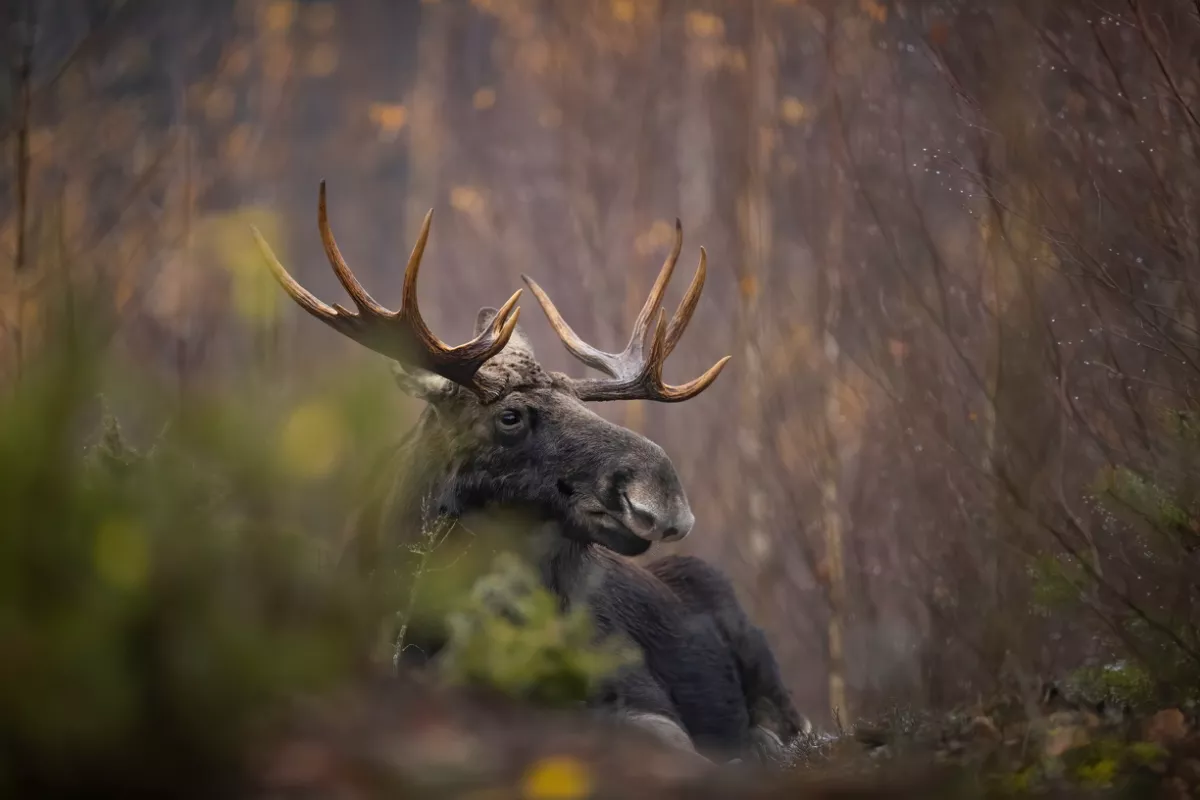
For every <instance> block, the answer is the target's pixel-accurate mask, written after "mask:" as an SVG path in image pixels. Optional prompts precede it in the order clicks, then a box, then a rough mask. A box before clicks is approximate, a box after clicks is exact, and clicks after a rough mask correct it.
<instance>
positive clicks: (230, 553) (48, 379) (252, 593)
mask: <svg viewBox="0 0 1200 800" xmlns="http://www.w3.org/2000/svg"><path fill="white" fill-rule="evenodd" d="M97 376H98V370H97V365H96V364H93V363H90V362H88V361H87V359H86V358H84V357H82V356H80V355H79V354H77V353H76V354H65V355H63V354H48V355H47V357H46V358H45V359H44V360H43V361H42V362H41V363H40V364H39V365H38V366H37V368H36V369H35V370H32V371H31V372H30V373H29V375H28V376H27V377H26V378H25V379H24V380H23V381H22V383H21V385H20V386H18V387H16V389H15V390H14V391H13V392H12V393H11V394H8V395H6V396H5V397H4V398H3V399H0V654H2V655H0V795H3V796H13V797H17V796H22V797H28V796H34V795H43V794H49V793H55V794H71V793H76V794H81V793H86V794H88V795H89V796H104V795H107V794H117V793H121V794H129V793H134V794H157V795H161V796H171V797H187V796H206V797H208V796H213V793H214V792H218V791H220V790H221V789H222V787H224V786H227V785H228V784H230V783H231V782H233V781H236V779H237V775H238V771H239V768H240V766H241V764H242V757H243V756H244V754H245V753H246V752H248V744H249V743H250V741H251V738H252V737H253V735H254V734H255V733H256V731H257V730H259V726H260V724H262V723H264V722H266V721H267V720H268V719H269V718H270V715H271V713H272V712H273V711H274V710H275V709H277V708H280V706H279V705H278V703H279V702H280V701H283V700H285V699H286V698H288V697H292V696H295V695H296V694H297V693H300V692H307V691H315V690H319V689H321V688H322V687H325V686H329V685H331V684H332V683H333V682H334V681H337V680H339V679H341V678H343V677H344V676H345V675H347V674H348V671H349V670H350V669H351V667H352V662H353V658H354V654H355V653H356V652H357V651H358V649H359V648H360V646H361V641H362V639H363V638H364V635H365V634H366V633H367V632H368V630H369V628H368V627H367V622H366V619H367V618H368V615H367V614H366V613H365V610H367V609H368V608H369V604H367V603H365V602H364V598H362V597H360V596H357V595H356V594H355V593H354V592H353V591H352V587H350V586H349V585H348V584H341V583H338V582H337V581H336V580H335V577H334V575H333V573H332V572H331V571H329V570H322V569H320V568H319V567H318V563H317V559H316V558H315V554H314V549H313V547H312V544H311V542H309V541H306V540H305V539H304V538H303V537H301V536H300V535H298V534H297V533H296V532H295V530H294V529H293V527H292V526H291V525H290V524H289V522H288V518H287V515H286V514H285V513H283V511H284V509H285V508H286V503H285V502H284V500H283V497H284V493H286V492H287V491H288V487H289V483H290V482H291V481H290V479H289V478H288V477H287V475H286V474H285V472H284V471H283V470H282V468H281V465H280V463H279V459H276V458H274V457H273V455H272V453H271V452H270V451H269V449H267V448H264V447H263V440H262V435H261V433H259V434H257V435H256V434H255V431H256V429H257V427H258V426H257V425H256V424H255V422H254V420H252V419H249V418H248V416H247V414H246V412H245V411H244V410H243V409H244V408H245V407H244V406H241V405H238V404H229V405H220V404H213V405H211V406H206V407H205V408H203V409H200V410H199V411H198V412H197V413H196V414H194V415H192V416H191V417H189V418H188V419H185V420H177V421H176V423H175V424H173V425H172V426H171V427H170V428H169V429H168V430H167V431H166V432H164V433H163V435H162V436H160V437H159V439H158V440H157V441H156V442H155V443H154V445H153V447H152V448H149V449H147V450H146V451H145V452H142V451H140V450H138V449H136V448H134V447H132V446H131V445H130V444H129V443H128V442H127V441H126V439H125V437H124V436H123V434H122V432H121V429H120V426H119V425H118V424H117V422H116V420H115V419H113V418H112V417H111V416H108V415H106V416H105V418H104V420H103V423H102V425H101V430H100V431H99V432H98V434H94V435H91V436H81V434H80V425H81V423H82V422H83V421H84V420H86V419H87V417H88V416H89V414H92V415H93V416H94V406H95V392H96V388H97V386H98V378H97ZM85 438H86V439H87V440H88V442H87V444H86V446H84V442H83V441H82V440H83V439H85Z"/></svg>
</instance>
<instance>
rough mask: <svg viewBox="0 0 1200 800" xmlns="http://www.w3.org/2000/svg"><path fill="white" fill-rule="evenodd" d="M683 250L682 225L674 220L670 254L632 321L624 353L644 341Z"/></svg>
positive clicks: (642, 343) (631, 350)
mask: <svg viewBox="0 0 1200 800" xmlns="http://www.w3.org/2000/svg"><path fill="white" fill-rule="evenodd" d="M682 250H683V224H682V223H681V222H680V221H679V218H678V217H676V219H675V243H674V244H673V245H672V246H671V252H670V253H668V254H667V257H666V259H665V260H664V261H663V265H662V269H660V270H659V271H658V277H657V278H655V279H654V285H653V286H651V287H650V295H649V296H648V297H647V298H646V302H645V304H644V305H643V306H642V310H641V311H639V312H638V315H637V317H636V318H635V319H634V321H633V335H632V336H630V337H629V344H628V345H626V346H625V352H626V353H631V352H633V351H634V347H635V346H636V347H638V348H639V349H640V348H641V347H642V346H643V345H644V343H645V341H646V326H648V325H649V324H650V317H651V316H652V315H653V314H654V312H655V311H658V310H659V306H661V305H662V301H663V296H664V295H665V294H666V293H667V284H668V283H670V282H671V276H672V275H673V274H674V273H675V264H676V262H678V261H679V253H680V252H681V251H682Z"/></svg>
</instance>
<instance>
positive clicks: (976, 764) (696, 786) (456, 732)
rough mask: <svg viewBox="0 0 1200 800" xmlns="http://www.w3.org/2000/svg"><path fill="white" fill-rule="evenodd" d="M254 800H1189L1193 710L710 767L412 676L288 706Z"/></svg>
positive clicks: (1021, 717)
mask: <svg viewBox="0 0 1200 800" xmlns="http://www.w3.org/2000/svg"><path fill="white" fill-rule="evenodd" d="M256 763H257V764H258V767H257V770H256V773H255V775H256V777H255V786H256V791H257V793H258V796H261V797H273V798H299V797H318V796H319V797H347V798H363V799H364V800H366V799H368V798H376V797H389V798H407V797H445V798H464V800H465V799H466V798H473V799H474V800H483V799H484V798H488V799H489V800H501V798H540V799H542V800H549V798H563V799H564V800H566V799H567V798H641V797H646V798H685V797H686V798H746V799H747V800H751V799H752V798H783V797H788V798H792V797H814V798H833V797H839V798H850V797H857V798H870V797H880V798H882V797H888V798H904V797H913V798H917V797H921V798H929V797H1002V796H1019V795H1024V794H1032V795H1037V796H1041V797H1107V796H1113V797H1118V796H1119V797H1171V798H1186V797H1200V735H1197V733H1196V719H1195V717H1194V715H1189V714H1186V713H1184V712H1183V711H1181V710H1179V709H1163V710H1160V711H1158V712H1155V713H1152V714H1146V715H1141V716H1136V715H1131V714H1128V713H1116V712H1113V711H1111V710H1106V709H1103V708H1098V709H1097V708H1088V707H1084V706H1080V705H1077V704H1072V703H1070V702H1068V701H1066V700H1064V699H1063V698H1061V696H1056V695H1055V693H1053V692H1051V693H1049V696H1046V697H1043V698H1042V699H1041V701H1040V702H1037V703H1033V704H1032V707H1030V704H1023V703H1019V702H1014V701H998V702H996V703H993V704H991V705H990V706H988V707H980V708H977V709H971V710H963V711H960V712H956V713H952V714H945V715H940V716H939V715H933V714H914V713H902V712H895V713H893V714H890V715H888V716H887V717H886V718H884V719H882V720H879V721H878V722H876V723H871V724H868V723H861V724H859V725H857V726H855V729H854V730H853V731H848V732H844V733H842V734H840V735H829V734H819V733H818V734H816V735H814V736H813V737H812V738H810V739H808V740H806V741H805V742H803V743H802V744H801V745H800V746H798V747H797V748H796V752H795V753H794V757H793V759H792V762H791V763H790V764H789V765H786V766H776V767H764V766H758V765H754V766H751V765H748V764H734V765H715V764H705V763H703V762H700V761H698V760H697V759H695V758H693V757H689V756H688V755H686V754H683V753H679V752H677V751H673V750H671V749H670V748H668V747H666V746H664V745H661V744H659V743H658V742H656V741H654V740H653V739H651V738H649V737H648V736H645V735H642V734H641V733H640V732H638V731H620V732H618V731H616V730H614V729H613V728H612V727H610V726H606V725H604V724H602V723H600V722H599V721H597V720H594V719H588V718H584V717H583V716H582V715H581V714H579V713H576V712H571V711H559V712H545V711H534V710H531V709H529V708H528V707H524V706H522V705H520V704H518V703H515V702H513V701H511V700H507V699H505V698H503V697H502V696H500V695H497V694H493V693H488V692H481V691H474V690H462V689H450V688H445V687H438V686H435V685H433V684H432V683H429V682H426V681H422V680H401V681H384V682H378V683H371V684H368V685H364V686H362V687H361V688H359V689H357V690H354V691H351V692H347V693H345V694H342V695H339V696H337V697H334V698H326V699H324V700H322V701H319V702H318V701H314V702H312V703H310V704H305V705H303V706H301V707H298V708H297V709H296V712H295V717H294V718H293V721H292V722H291V723H290V724H289V726H288V727H287V729H286V732H285V733H284V734H283V735H282V736H280V737H277V738H273V739H271V740H270V742H269V744H268V746H266V747H265V748H264V749H263V751H262V754H261V756H260V758H258V759H257V761H256Z"/></svg>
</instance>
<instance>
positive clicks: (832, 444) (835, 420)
mask: <svg viewBox="0 0 1200 800" xmlns="http://www.w3.org/2000/svg"><path fill="white" fill-rule="evenodd" d="M835 25H836V17H832V16H831V17H830V18H829V19H828V20H827V22H826V26H827V36H828V39H827V47H828V50H827V57H828V61H827V64H826V70H827V73H826V80H827V86H826V91H827V93H828V95H829V97H830V99H831V100H832V101H833V102H831V103H826V107H827V108H831V109H833V117H832V118H831V119H830V121H829V132H830V136H829V141H830V151H831V158H830V160H829V197H828V204H829V222H828V226H829V227H828V232H827V238H826V241H825V264H824V268H823V271H822V272H821V274H820V275H819V276H818V281H819V282H820V286H821V291H820V292H819V293H818V296H819V297H821V298H822V299H823V301H824V303H823V307H822V308H821V309H820V337H819V338H820V341H821V343H822V345H823V350H824V354H825V370H824V372H825V399H824V404H823V405H824V409H823V414H822V424H821V426H820V428H819V433H818V437H817V438H818V442H819V450H818V453H817V459H818V465H817V475H818V477H817V480H818V483H819V485H820V489H821V527H822V532H823V535H824V539H825V541H824V544H825V560H824V564H823V567H824V569H823V572H824V579H825V583H826V588H827V592H828V597H829V627H828V647H829V711H830V716H831V717H832V718H833V719H834V720H835V721H838V722H842V721H846V720H849V719H850V718H851V717H850V709H849V706H848V704H847V700H846V645H845V634H846V599H847V598H846V569H845V559H844V557H845V543H844V530H843V519H842V504H841V498H840V496H839V491H838V490H839V481H840V477H841V454H840V452H839V446H838V444H839V443H838V433H837V432H838V428H839V426H840V425H839V423H840V419H841V416H842V413H841V409H840V407H839V397H838V390H839V388H840V386H839V383H840V381H841V366H840V347H839V345H838V342H837V338H836V330H837V323H838V318H839V317H840V315H841V298H842V291H841V286H842V275H841V271H842V261H843V258H844V245H845V213H846V201H847V193H846V176H845V174H844V167H845V163H846V154H845V152H844V147H845V141H846V140H845V135H844V134H845V132H844V131H843V130H842V128H841V124H840V123H841V120H840V117H839V116H838V114H839V113H840V109H839V108H838V107H837V101H836V92H837V87H836V83H835V82H836V80H837V73H836V69H835V66H836V59H835V55H834V49H833V41H834V38H835V36H836V32H835V31H834V30H833V28H834V27H835Z"/></svg>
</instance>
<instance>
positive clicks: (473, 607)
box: [439, 553, 640, 706]
mask: <svg viewBox="0 0 1200 800" xmlns="http://www.w3.org/2000/svg"><path fill="white" fill-rule="evenodd" d="M449 628H450V638H449V642H448V644H447V647H446V651H445V653H444V655H443V656H442V658H441V659H440V661H439V669H440V672H441V674H442V675H443V676H444V677H445V678H446V679H448V680H449V681H451V682H456V683H464V684H473V685H477V686H487V687H490V688H493V689H498V690H500V691H502V692H504V693H505V694H508V695H510V696H512V697H516V698H519V699H522V700H527V701H529V702H533V703H537V704H539V705H545V706H572V705H579V704H582V703H583V702H585V701H586V700H587V698H588V696H589V695H590V694H591V692H592V691H593V690H594V689H595V688H596V686H597V684H598V683H599V682H600V681H602V680H603V679H605V678H607V677H609V676H611V675H613V674H614V673H616V672H617V671H618V670H620V669H621V668H623V667H626V666H629V665H632V664H636V663H637V662H638V660H639V659H640V654H639V653H638V651H637V650H636V649H635V648H634V647H633V646H632V644H631V643H629V642H626V641H622V640H620V639H618V638H616V637H603V638H601V637H598V636H597V633H596V629H595V626H594V624H593V623H592V620H591V617H590V616H589V615H588V612H587V609H586V608H585V607H581V606H575V607H572V608H570V609H569V610H567V611H565V612H564V611H563V610H562V609H561V608H560V606H559V601H558V598H557V597H555V596H554V595H553V594H551V593H550V592H548V591H547V590H546V589H544V588H542V586H541V584H540V582H539V580H538V576H537V574H536V573H535V572H534V571H533V569H531V568H530V567H529V566H528V565H527V564H525V563H524V562H522V561H521V560H519V559H518V558H516V557H515V556H513V555H511V554H507V553H504V554H501V555H499V556H498V557H497V558H496V560H495V563H494V568H493V571H492V572H491V573H490V574H488V575H486V576H484V577H482V578H481V579H480V580H479V581H478V582H477V583H476V585H475V587H474V590H473V591H472V593H471V596H470V598H469V599H468V601H467V602H466V603H465V604H464V606H463V607H462V608H461V609H459V610H457V611H456V612H454V613H453V614H451V616H450V618H449Z"/></svg>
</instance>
